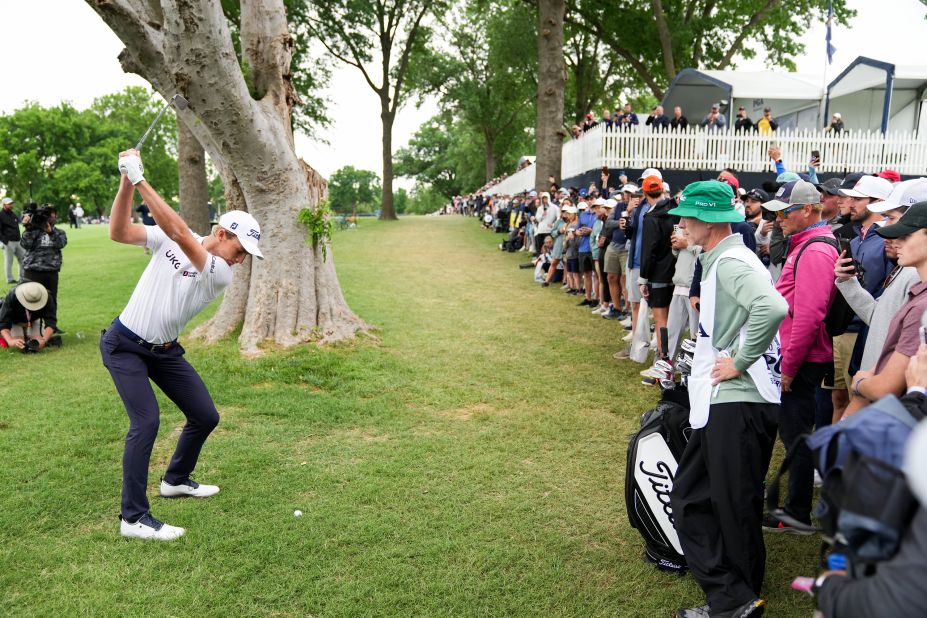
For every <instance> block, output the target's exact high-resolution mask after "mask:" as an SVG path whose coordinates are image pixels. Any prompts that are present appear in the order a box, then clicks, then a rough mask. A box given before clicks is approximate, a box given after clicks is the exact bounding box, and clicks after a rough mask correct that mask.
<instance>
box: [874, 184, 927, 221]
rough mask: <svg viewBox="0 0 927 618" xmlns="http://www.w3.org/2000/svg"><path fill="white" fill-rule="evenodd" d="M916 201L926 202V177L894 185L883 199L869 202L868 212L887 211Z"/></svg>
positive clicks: (905, 206) (908, 205) (910, 204)
mask: <svg viewBox="0 0 927 618" xmlns="http://www.w3.org/2000/svg"><path fill="white" fill-rule="evenodd" d="M918 202H927V178H915V179H913V180H905V181H904V182H899V183H898V184H896V185H895V186H894V188H893V189H892V192H891V193H890V194H889V196H888V197H887V198H885V200H883V201H881V202H875V203H873V204H869V206H868V209H869V211H870V212H878V213H883V212H888V211H889V210H895V209H896V208H909V207H911V206H913V205H914V204H917V203H918Z"/></svg>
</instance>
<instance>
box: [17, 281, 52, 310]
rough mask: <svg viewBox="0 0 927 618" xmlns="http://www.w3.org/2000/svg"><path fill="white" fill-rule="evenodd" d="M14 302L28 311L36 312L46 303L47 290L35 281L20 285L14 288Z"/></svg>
mask: <svg viewBox="0 0 927 618" xmlns="http://www.w3.org/2000/svg"><path fill="white" fill-rule="evenodd" d="M16 300H18V301H19V304H20V305H22V306H23V307H25V308H26V309H28V310H29V311H38V310H39V309H41V308H42V307H44V306H45V303H47V302H48V290H46V289H45V286H44V285H42V284H41V283H37V282H35V281H28V282H26V283H20V284H19V285H17V286H16Z"/></svg>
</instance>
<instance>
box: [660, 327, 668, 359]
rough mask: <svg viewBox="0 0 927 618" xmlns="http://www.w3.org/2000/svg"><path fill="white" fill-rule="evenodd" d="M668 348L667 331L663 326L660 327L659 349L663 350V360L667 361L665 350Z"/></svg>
mask: <svg viewBox="0 0 927 618" xmlns="http://www.w3.org/2000/svg"><path fill="white" fill-rule="evenodd" d="M668 347H669V329H668V328H666V327H665V326H661V327H660V349H661V350H663V358H664V359H666V360H669V353H668V352H667V348H668Z"/></svg>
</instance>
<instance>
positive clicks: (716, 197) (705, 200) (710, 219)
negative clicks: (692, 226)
mask: <svg viewBox="0 0 927 618" xmlns="http://www.w3.org/2000/svg"><path fill="white" fill-rule="evenodd" d="M734 202H735V199H734V190H733V189H732V188H731V186H730V185H729V184H727V183H726V182H720V181H718V180H701V181H699V182H693V183H690V184H689V185H687V186H686V188H685V189H683V191H682V196H681V197H680V198H679V206H677V207H676V208H673V209H672V210H670V211H669V214H671V215H676V216H677V217H690V218H692V219H698V220H699V221H704V222H705V223H739V222H741V221H743V220H744V216H743V215H742V214H740V213H739V212H737V210H736V209H735V208H734Z"/></svg>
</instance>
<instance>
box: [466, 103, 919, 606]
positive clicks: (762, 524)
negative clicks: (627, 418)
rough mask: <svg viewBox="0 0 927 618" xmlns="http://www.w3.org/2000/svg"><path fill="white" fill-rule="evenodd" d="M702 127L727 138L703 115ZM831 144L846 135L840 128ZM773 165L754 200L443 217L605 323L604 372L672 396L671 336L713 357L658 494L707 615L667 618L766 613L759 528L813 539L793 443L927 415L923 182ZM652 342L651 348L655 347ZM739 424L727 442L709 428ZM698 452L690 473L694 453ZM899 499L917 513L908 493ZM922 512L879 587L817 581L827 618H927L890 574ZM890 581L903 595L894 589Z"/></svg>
mask: <svg viewBox="0 0 927 618" xmlns="http://www.w3.org/2000/svg"><path fill="white" fill-rule="evenodd" d="M640 122H641V121H640V119H639V118H638V116H637V115H636V114H635V113H634V112H633V111H631V106H630V105H625V106H624V108H623V110H622V112H621V113H618V112H615V113H614V114H611V113H609V112H606V113H605V114H603V116H602V118H601V119H600V120H598V121H596V120H595V119H594V118H593V117H592V116H591V115H590V116H587V118H586V121H585V122H584V123H583V124H582V125H576V126H574V127H573V132H574V136H576V134H577V132H578V133H579V134H581V133H582V131H584V130H588V129H589V128H591V127H592V126H595V125H596V124H598V123H603V124H606V125H607V126H616V125H617V126H633V125H636V124H639V123H640ZM644 123H645V124H646V125H652V126H653V127H654V128H660V129H668V130H671V129H672V128H674V127H685V126H686V125H687V124H688V121H687V120H686V118H685V116H683V115H682V110H680V109H679V108H678V107H677V108H676V109H675V110H673V116H672V117H668V116H666V115H665V114H664V110H663V109H662V108H661V107H657V108H655V109H654V110H653V112H652V114H651V115H650V116H648V117H647V118H646V119H645V120H644ZM699 124H701V125H702V126H706V127H709V128H710V127H716V128H717V127H723V126H724V117H723V116H721V115H720V114H719V113H718V106H717V105H715V106H712V108H711V110H709V113H708V114H707V115H706V116H705V117H704V118H703V119H702V121H701V122H700V123H699ZM735 127H736V130H742V131H759V132H766V133H768V132H772V131H775V130H776V128H777V127H776V123H775V121H774V120H773V119H772V117H771V114H770V111H769V109H768V108H767V110H766V112H765V113H764V116H763V117H761V118H760V119H759V120H757V121H756V122H754V121H752V120H751V119H749V118H748V117H747V115H746V112H745V110H743V108H741V110H739V113H738V116H737V120H736V124H735ZM829 130H831V131H836V132H839V131H842V130H844V129H843V126H842V121H841V119H840V115H839V114H835V115H834V117H833V119H832V122H831V126H830V129H829ZM769 156H770V157H771V159H772V160H773V162H774V164H775V166H776V174H777V175H776V177H775V178H769V179H768V180H766V181H764V182H762V183H761V184H759V185H757V186H747V187H744V186H741V182H740V179H739V178H738V173H737V171H736V170H733V169H726V170H724V171H722V172H720V173H719V174H718V176H717V178H716V179H713V180H707V181H699V182H694V183H691V184H689V185H688V186H686V187H672V186H671V185H670V184H668V183H667V181H666V179H665V178H664V175H663V173H661V170H658V169H654V168H650V169H646V170H644V172H643V173H642V174H640V175H639V176H638V177H636V178H629V177H628V176H627V175H626V174H625V173H624V172H620V173H617V174H616V173H615V172H610V171H609V170H608V169H603V170H602V172H601V175H600V177H599V179H598V181H597V182H594V183H591V184H590V185H589V186H584V187H559V186H557V185H556V184H555V183H554V182H553V179H550V183H549V190H548V191H542V192H535V191H528V192H525V193H521V194H518V195H482V194H475V195H473V196H469V197H467V198H461V199H460V200H459V202H455V208H456V209H457V211H458V212H461V213H467V214H472V215H474V216H477V217H479V219H480V221H481V223H482V225H483V226H484V227H485V228H487V229H490V230H494V231H496V232H497V233H499V234H500V235H501V236H500V238H501V240H502V242H501V243H500V244H499V248H500V249H501V250H503V251H510V252H516V251H521V252H524V253H525V254H526V258H527V257H528V256H530V261H526V262H525V263H524V264H523V265H522V267H523V268H525V269H526V270H529V271H530V272H531V276H532V277H533V280H534V281H535V282H536V283H537V284H538V285H539V286H540V287H543V288H547V289H550V290H559V291H561V292H562V293H565V294H568V295H572V296H575V297H576V298H577V305H578V306H579V307H581V308H583V309H586V310H588V312H589V313H590V314H591V315H592V316H593V317H596V318H602V319H604V320H607V321H609V324H612V325H614V326H608V327H606V328H608V329H610V330H611V332H612V333H614V334H613V335H612V336H613V337H614V340H615V343H616V346H617V348H618V349H616V350H615V352H614V358H615V359H616V360H617V361H618V362H627V359H629V358H630V357H634V356H637V357H638V359H640V358H641V355H640V354H635V351H637V352H640V351H641V350H643V351H644V352H646V351H650V352H652V353H653V356H652V357H647V358H648V359H649V360H648V361H647V362H646V363H645V367H644V369H643V370H642V371H641V377H642V380H643V382H644V384H648V385H656V386H659V385H660V384H661V381H665V380H666V379H667V378H670V379H671V378H672V376H673V370H672V368H671V369H670V370H669V372H667V365H666V362H669V363H670V364H671V363H672V360H671V359H674V358H676V352H677V350H678V349H679V348H680V344H681V342H682V341H683V340H684V339H685V338H686V337H690V338H691V339H693V340H695V341H696V355H698V353H699V352H698V351H699V350H700V349H707V350H709V352H707V353H708V354H709V355H710V356H711V358H712V362H711V364H710V366H708V367H706V368H705V369H704V371H705V373H704V384H705V385H706V388H707V391H705V399H704V402H705V408H706V409H705V411H704V414H705V418H706V419H707V418H711V419H712V421H711V422H710V423H709V422H707V420H706V421H705V425H704V428H700V427H697V423H696V417H697V414H696V410H695V408H696V407H697V406H695V402H696V399H697V397H696V395H695V393H696V390H698V389H699V388H701V385H700V384H699V383H698V382H697V380H696V373H695V368H694V367H693V374H692V378H691V379H690V386H689V396H690V399H691V400H692V402H693V409H692V411H691V412H690V414H691V416H690V420H692V427H693V429H695V430H696V431H694V432H693V436H698V439H696V438H695V437H693V438H692V439H691V440H690V443H689V445H688V447H687V449H686V454H685V455H684V456H683V459H682V461H681V462H680V470H679V472H678V476H677V487H676V489H675V490H674V494H673V507H674V510H675V511H676V522H675V524H676V528H677V531H678V532H679V536H680V539H681V542H682V543H683V547H684V549H686V557H687V559H688V560H689V564H690V569H691V570H692V572H693V574H694V575H695V577H696V579H697V580H698V582H699V583H700V584H701V585H702V588H703V590H704V591H705V594H706V600H707V602H708V603H707V604H706V605H704V606H701V607H695V608H690V609H685V610H679V612H677V615H678V616H685V617H689V616H738V617H746V616H757V615H759V614H760V613H762V611H763V602H762V601H761V600H760V599H759V595H760V587H761V585H762V581H763V570H764V564H765V548H764V543H763V538H762V534H761V530H765V531H767V532H770V533H785V534H809V532H810V530H811V529H812V527H813V520H812V512H813V496H814V487H815V484H816V483H820V479H817V478H816V471H815V468H814V465H813V461H812V452H811V450H810V449H809V448H808V446H807V445H806V444H805V442H804V437H805V436H807V435H808V434H811V433H812V432H814V431H816V430H820V429H821V428H824V427H827V426H829V425H832V424H835V423H840V422H848V421H849V420H850V419H852V418H853V417H854V416H855V415H857V414H859V413H860V412H861V411H863V410H866V409H867V408H868V407H871V406H872V405H873V404H874V402H883V401H884V399H883V398H886V397H887V396H895V397H897V398H899V399H901V398H904V401H905V406H906V407H907V408H908V409H909V410H911V415H912V416H911V417H912V418H914V419H919V418H922V417H923V414H924V410H925V403H924V395H925V393H927V390H925V388H927V378H925V375H927V346H924V345H922V343H923V338H924V336H925V335H924V333H925V330H923V329H922V328H921V325H922V319H923V317H924V312H925V309H927V178H912V179H907V180H902V179H901V177H900V175H899V174H898V173H897V172H894V171H893V170H883V171H880V172H877V173H872V172H867V171H865V170H860V171H858V172H854V173H848V174H846V175H845V176H843V177H837V178H828V179H826V180H824V179H821V178H819V177H818V175H817V169H816V166H817V165H818V161H817V159H816V158H812V160H811V161H810V162H809V165H808V166H807V167H806V168H804V169H803V170H802V171H799V172H796V171H790V170H788V169H786V166H785V164H784V162H783V161H782V157H781V152H780V151H779V150H778V149H777V148H776V147H771V148H770V149H769ZM706 301H707V302H709V303H710V306H706V305H705V302H706ZM578 319H581V318H578ZM648 325H649V327H648ZM664 328H665V329H666V332H667V333H668V337H667V338H666V341H663V340H662V338H661V337H657V336H655V335H656V334H657V333H660V332H661V330H662V329H664ZM651 332H652V333H654V334H653V335H651ZM702 345H707V346H708V347H707V348H700V347H699V346H702ZM635 346H637V349H636V350H635ZM697 358H698V356H697ZM704 358H705V356H704V354H703V355H702V359H704ZM764 359H765V362H763V361H764ZM661 360H662V361H664V362H663V363H662V364H661V362H660V361H661ZM767 370H768V371H767ZM667 373H668V375H667ZM767 374H768V376H769V380H770V381H771V382H770V384H772V385H773V388H772V391H770V388H769V384H767V383H766V380H767V378H766V377H765V376H767ZM698 397H701V395H699V396H698ZM725 406H727V407H725ZM709 414H710V415H711V416H710V417H709V416H708V415H709ZM740 417H743V418H744V419H746V420H745V421H744V422H740V425H736V423H734V424H731V422H730V421H729V420H724V421H722V420H716V419H722V418H724V419H731V418H740ZM912 422H913V421H912ZM744 423H746V426H744ZM713 432H714V434H713ZM777 435H778V438H779V440H781V442H782V444H783V446H784V447H785V448H786V450H787V451H788V452H789V453H790V459H791V465H790V467H789V471H788V481H787V489H786V492H785V495H784V499H783V500H782V503H781V504H779V505H776V506H778V508H776V509H770V510H769V511H768V512H766V513H763V508H762V506H761V505H762V504H763V481H764V479H765V478H766V475H767V469H768V466H769V462H770V457H771V453H772V444H773V441H774V440H775V439H776V436H777ZM925 440H927V438H925ZM695 442H698V446H693V444H694V443H695ZM923 442H924V440H922V443H923ZM733 444H741V445H743V444H746V445H752V446H750V448H747V447H743V448H742V449H741V448H732V446H731V445H733ZM697 449H701V450H700V451H698V452H699V455H697V456H696V455H694V454H693V453H690V451H695V450H697ZM732 453H734V454H732ZM737 456H740V457H742V459H740V460H737V461H735V460H734V458H736V457H737ZM695 459H698V461H697V462H696V461H694V460H695ZM922 459H923V458H922ZM735 470H739V472H735ZM695 471H697V473H696V472H695ZM920 474H927V471H923V470H921V471H920ZM681 479H685V482H683V481H682V480H681ZM911 483H912V490H914V489H917V490H919V492H920V493H918V492H917V491H916V492H915V493H918V495H920V496H921V497H922V499H923V498H927V495H925V494H927V492H924V491H923V486H924V483H923V482H922V481H920V485H919V486H918V487H914V484H915V483H914V481H911ZM732 500H736V501H737V503H736V504H730V501H732ZM923 504H924V503H922V505H923ZM917 513H918V514H917V515H916V516H915V517H914V518H913V519H911V520H909V521H908V522H907V523H906V524H905V526H904V528H903V530H902V533H903V538H902V541H901V549H900V550H899V551H898V553H897V555H896V556H895V557H892V558H891V559H889V560H887V561H886V563H885V564H883V565H882V566H880V567H879V568H878V569H871V570H868V571H866V572H848V571H847V570H846V569H845V568H840V567H836V568H831V569H829V570H826V571H824V572H822V573H821V574H820V576H819V577H817V578H816V579H815V586H814V590H813V592H814V593H816V594H817V595H818V601H819V606H820V609H821V610H822V611H823V612H824V615H826V616H864V615H886V616H888V615H891V616H919V615H922V614H924V613H925V612H927V593H925V592H924V590H927V589H925V588H924V587H923V586H922V585H921V584H920V583H919V582H918V583H916V584H914V583H911V581H912V580H911V579H910V577H905V578H900V577H897V573H898V569H900V568H902V567H903V568H904V569H905V571H906V572H912V571H916V572H921V570H920V569H922V568H923V567H924V566H925V565H927V553H925V552H923V548H924V547H925V542H927V528H925V526H927V523H925V521H924V520H925V519H927V515H924V509H923V506H920V507H919V510H918V511H917ZM706 514H708V515H706ZM706 517H708V520H711V521H706ZM712 521H713V522H721V523H720V526H719V524H717V523H711V522H712ZM693 522H695V523H693ZM691 526H697V530H696V531H695V532H693V530H692V529H691ZM710 531H714V532H713V533H710ZM712 534H713V536H712ZM700 535H701V536H700ZM706 548H707V549H706ZM815 549H816V548H815ZM690 550H691V552H690ZM902 582H904V583H906V584H907V585H909V586H915V587H916V590H910V589H905V590H903V591H899V586H900V585H901V584H902ZM837 608H840V609H839V611H838V609H837ZM866 608H870V609H871V608H882V609H883V610H884V611H881V612H879V613H877V614H867V613H865V611H867V610H866Z"/></svg>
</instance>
